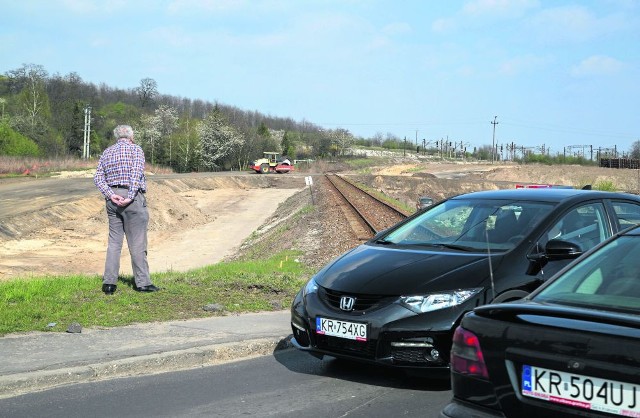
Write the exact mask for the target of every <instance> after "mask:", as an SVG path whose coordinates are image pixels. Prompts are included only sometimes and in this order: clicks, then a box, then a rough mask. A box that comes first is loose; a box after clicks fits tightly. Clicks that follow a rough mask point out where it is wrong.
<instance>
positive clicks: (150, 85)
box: [134, 78, 158, 108]
mask: <svg viewBox="0 0 640 418" xmlns="http://www.w3.org/2000/svg"><path fill="white" fill-rule="evenodd" d="M134 91H135V92H136V94H137V95H138V98H139V99H140V106H142V107H143V108H144V107H147V105H148V104H150V103H151V101H152V100H153V98H154V97H156V96H157V95H158V83H156V80H154V79H153V78H143V79H142V80H140V86H138V87H136V88H135V89H134Z"/></svg>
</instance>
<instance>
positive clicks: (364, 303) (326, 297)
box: [318, 287, 396, 311]
mask: <svg viewBox="0 0 640 418" xmlns="http://www.w3.org/2000/svg"><path fill="white" fill-rule="evenodd" d="M318 295H319V296H320V298H321V299H322V300H323V301H324V302H325V303H327V304H328V305H329V306H331V307H333V308H336V309H340V298H342V297H343V296H350V297H352V298H355V300H356V303H355V305H354V307H353V311H366V310H372V309H375V308H378V307H380V306H384V305H386V304H388V303H391V302H392V301H393V300H395V299H396V297H389V296H380V295H366V294H361V293H355V294H354V293H344V292H336V291H334V290H331V289H327V288H324V287H320V292H318Z"/></svg>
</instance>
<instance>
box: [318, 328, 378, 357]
mask: <svg viewBox="0 0 640 418" xmlns="http://www.w3.org/2000/svg"><path fill="white" fill-rule="evenodd" d="M315 337H316V345H317V347H318V348H319V349H323V350H327V351H332V352H335V353H342V354H348V355H355V356H359V357H364V358H368V359H373V358H375V355H376V344H377V341H376V340H369V341H366V342H365V341H354V340H347V339H344V338H336V337H329V336H326V335H318V334H316V335H315Z"/></svg>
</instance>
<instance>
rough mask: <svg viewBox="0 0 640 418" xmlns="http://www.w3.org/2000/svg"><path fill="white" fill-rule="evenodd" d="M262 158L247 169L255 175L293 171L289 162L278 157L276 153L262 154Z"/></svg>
mask: <svg viewBox="0 0 640 418" xmlns="http://www.w3.org/2000/svg"><path fill="white" fill-rule="evenodd" d="M263 155H264V157H263V158H259V159H257V160H255V161H252V162H251V163H250V164H249V168H251V169H252V170H254V171H255V172H256V173H263V174H265V173H278V174H280V173H289V172H291V171H293V164H291V160H289V159H288V158H286V157H282V156H280V153H278V152H263Z"/></svg>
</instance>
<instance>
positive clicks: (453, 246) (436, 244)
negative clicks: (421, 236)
mask: <svg viewBox="0 0 640 418" xmlns="http://www.w3.org/2000/svg"><path fill="white" fill-rule="evenodd" d="M404 245H412V246H423V247H438V248H449V249H451V250H459V251H466V252H470V251H478V249H477V248H474V247H469V246H467V245H458V244H446V243H442V242H421V243H415V244H404Z"/></svg>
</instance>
